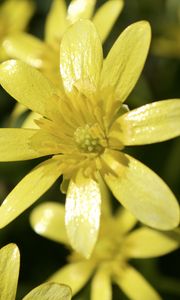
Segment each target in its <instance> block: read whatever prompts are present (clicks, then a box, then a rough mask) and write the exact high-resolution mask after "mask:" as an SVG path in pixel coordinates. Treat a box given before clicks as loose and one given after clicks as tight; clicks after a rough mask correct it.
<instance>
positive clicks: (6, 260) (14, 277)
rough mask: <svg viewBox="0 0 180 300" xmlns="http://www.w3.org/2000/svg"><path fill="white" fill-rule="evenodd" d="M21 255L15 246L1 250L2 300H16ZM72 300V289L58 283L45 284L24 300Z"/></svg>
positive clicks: (0, 279)
mask: <svg viewBox="0 0 180 300" xmlns="http://www.w3.org/2000/svg"><path fill="white" fill-rule="evenodd" d="M19 265H20V254H19V250H18V247H17V246H16V245H15V244H8V245H7V246H5V247H3V248H1V250H0V299H2V300H14V299H15V297H16V289H17V283H18V277H19ZM31 299H32V300H33V299H41V300H43V299H44V300H54V299H59V300H70V299H71V289H70V288H69V287H68V286H66V285H62V284H58V283H44V284H41V285H39V286H38V287H36V288H35V289H33V290H32V291H31V292H29V293H28V294H27V295H26V296H25V297H24V298H23V299H22V300H31Z"/></svg>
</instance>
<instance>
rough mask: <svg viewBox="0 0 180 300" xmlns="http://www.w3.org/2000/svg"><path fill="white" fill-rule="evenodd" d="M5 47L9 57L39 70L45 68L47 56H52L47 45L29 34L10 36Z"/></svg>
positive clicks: (4, 43)
mask: <svg viewBox="0 0 180 300" xmlns="http://www.w3.org/2000/svg"><path fill="white" fill-rule="evenodd" d="M3 47H4V49H5V51H6V53H7V54H8V55H9V57H13V58H15V59H20V60H22V61H24V62H25V63H27V64H29V65H31V66H32V67H34V68H37V69H40V68H42V67H43V64H44V63H45V61H46V56H48V54H49V55H50V50H49V48H48V47H47V45H46V44H45V43H43V42H42V41H41V40H40V39H38V38H36V37H34V36H32V35H30V34H27V33H26V34H25V33H17V34H13V35H12V36H8V37H7V38H6V39H5V40H4V42H3ZM45 55H46V56H45ZM52 57H53V55H52Z"/></svg>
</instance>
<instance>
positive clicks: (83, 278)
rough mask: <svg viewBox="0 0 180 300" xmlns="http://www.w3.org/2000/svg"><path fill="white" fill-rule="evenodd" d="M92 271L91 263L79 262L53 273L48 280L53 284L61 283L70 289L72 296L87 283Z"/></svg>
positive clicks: (92, 265)
mask: <svg viewBox="0 0 180 300" xmlns="http://www.w3.org/2000/svg"><path fill="white" fill-rule="evenodd" d="M93 270H94V264H93V263H92V261H88V260H87V261H86V260H83V261H80V262H76V263H71V264H68V265H66V266H65V267H63V268H61V269H60V270H58V271H57V272H56V273H54V274H53V275H52V276H51V277H50V278H49V279H48V280H49V281H53V282H63V283H64V284H67V285H69V286H70V287H71V289H72V294H73V295H74V294H76V293H77V292H78V291H79V290H80V289H81V288H82V287H83V286H84V285H85V284H86V282H87V281H88V279H89V278H90V276H91V274H92V272H93Z"/></svg>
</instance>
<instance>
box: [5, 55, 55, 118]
mask: <svg viewBox="0 0 180 300" xmlns="http://www.w3.org/2000/svg"><path fill="white" fill-rule="evenodd" d="M0 84H1V85H2V86H3V88H4V89H5V90H6V91H7V92H8V93H9V94H10V95H11V96H12V97H14V98H15V99H16V100H17V101H18V102H20V103H21V104H23V105H25V106H26V107H28V108H29V109H31V110H33V111H35V112H37V113H39V114H41V115H43V116H46V117H49V118H51V116H52V115H51V112H52V110H53V111H55V108H56V102H55V101H54V98H53V97H54V94H55V93H56V91H55V89H54V88H53V86H52V85H51V84H50V82H49V81H48V80H47V79H46V78H45V77H44V76H43V75H42V74H41V73H40V72H39V71H37V70H36V69H34V68H32V67H30V66H29V65H27V64H25V63H23V62H21V61H18V60H9V61H6V62H4V63H2V64H1V66H0ZM37 99H38V101H37Z"/></svg>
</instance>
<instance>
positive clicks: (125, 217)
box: [114, 208, 137, 234]
mask: <svg viewBox="0 0 180 300" xmlns="http://www.w3.org/2000/svg"><path fill="white" fill-rule="evenodd" d="M114 218H115V219H116V227H117V228H118V229H119V232H120V234H125V233H127V232H128V231H130V230H131V229H132V228H133V227H134V226H135V224H136V223H137V219H136V218H135V216H134V215H132V214H131V213H130V212H129V211H128V210H126V209H124V208H120V209H118V210H117V211H116V214H115V216H114Z"/></svg>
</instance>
